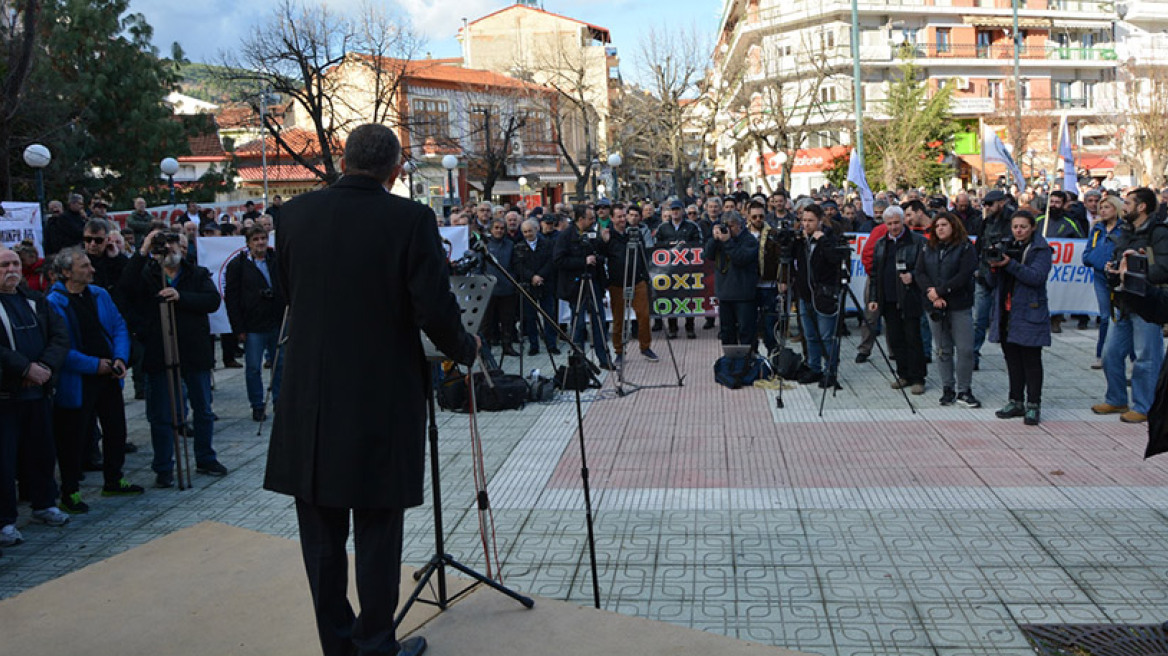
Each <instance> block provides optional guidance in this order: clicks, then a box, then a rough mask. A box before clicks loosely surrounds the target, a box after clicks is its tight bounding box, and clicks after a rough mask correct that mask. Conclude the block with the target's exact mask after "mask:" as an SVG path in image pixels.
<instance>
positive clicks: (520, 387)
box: [474, 371, 530, 412]
mask: <svg viewBox="0 0 1168 656" xmlns="http://www.w3.org/2000/svg"><path fill="white" fill-rule="evenodd" d="M492 383H493V385H492ZM474 386H475V401H476V402H477V404H478V408H479V410H482V411H484V412H498V411H499V410H518V409H520V408H522V407H523V404H524V403H526V402H527V395H528V394H529V392H530V391H529V390H528V388H527V381H526V380H525V379H524V378H523V376H519V375H517V374H505V373H503V372H502V371H492V372H491V383H488V382H487V380H486V378H485V377H484V376H483V374H482V373H477V374H475V375H474Z"/></svg>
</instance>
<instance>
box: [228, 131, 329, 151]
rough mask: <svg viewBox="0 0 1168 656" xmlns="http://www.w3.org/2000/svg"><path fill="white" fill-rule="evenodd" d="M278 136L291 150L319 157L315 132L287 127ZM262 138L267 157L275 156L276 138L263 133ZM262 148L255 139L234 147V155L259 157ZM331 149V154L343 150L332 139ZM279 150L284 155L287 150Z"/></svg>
mask: <svg viewBox="0 0 1168 656" xmlns="http://www.w3.org/2000/svg"><path fill="white" fill-rule="evenodd" d="M280 136H281V137H282V138H283V139H284V141H285V143H287V144H288V147H289V148H290V149H291V151H292V152H294V153H296V154H298V155H303V156H305V157H320V142H319V141H317V138H316V133H315V132H311V131H309V130H305V129H304V128H288V129H287V130H284V131H282V132H280ZM263 140H264V141H265V142H266V143H267V146H266V147H267V151H268V157H269V158H270V157H274V156H276V153H277V149H279V144H277V142H276V138H275V137H274V136H272V135H270V134H267V135H264V139H263ZM262 149H263V147H262V146H261V144H260V140H259V139H256V140H255V141H249V142H247V143H245V144H243V145H241V146H239V147H238V148H236V149H235V155H236V157H245V158H252V157H259V156H260V155H261V153H262ZM331 150H332V154H333V155H339V154H340V153H341V151H342V150H343V146H342V145H341V142H340V141H335V140H334V143H333V145H332V148H331ZM280 152H283V153H285V155H286V154H287V151H283V150H282V149H280Z"/></svg>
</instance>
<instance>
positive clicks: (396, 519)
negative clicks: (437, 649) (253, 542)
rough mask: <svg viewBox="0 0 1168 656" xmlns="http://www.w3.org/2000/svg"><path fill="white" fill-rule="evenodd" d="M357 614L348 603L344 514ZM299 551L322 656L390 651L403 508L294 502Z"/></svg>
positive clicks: (393, 649) (392, 647)
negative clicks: (351, 550)
mask: <svg viewBox="0 0 1168 656" xmlns="http://www.w3.org/2000/svg"><path fill="white" fill-rule="evenodd" d="M350 512H352V516H353V543H354V547H355V552H356V553H355V554H354V556H355V558H356V564H357V567H356V570H357V600H358V601H359V602H360V604H361V615H360V616H356V615H354V614H353V607H352V605H350V604H349V598H348V589H349V554H348V552H346V551H345V542H346V541H347V540H348V539H349V513H350ZM296 517H297V519H298V520H299V522H300V551H301V553H302V554H303V556H304V569H305V572H306V573H307V574H308V587H309V589H310V590H311V591H312V605H313V608H315V610H316V630H317V633H318V634H319V636H320V645H321V647H322V648H323V650H324V656H351V655H352V654H394V653H396V652H397V639H396V637H395V635H394V630H393V619H394V613H395V612H396V611H397V600H398V586H399V585H401V550H402V522H403V519H404V518H405V510H404V509H402V508H353V509H352V510H351V511H350V509H348V508H324V507H321V506H316V505H313V504H310V503H307V502H305V501H303V500H301V499H297V500H296Z"/></svg>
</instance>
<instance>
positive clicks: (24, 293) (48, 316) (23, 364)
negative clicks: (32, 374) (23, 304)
mask: <svg viewBox="0 0 1168 656" xmlns="http://www.w3.org/2000/svg"><path fill="white" fill-rule="evenodd" d="M16 295H17V296H19V297H20V298H23V299H24V300H25V301H27V302H30V303H31V304H32V305H33V306H34V307H33V310H34V311H35V312H36V318H37V324H38V325H39V326H40V329H41V337H42V338H44V340H45V348H44V350H43V351H41V353H40V355H38V356H36V357H33V358H30V357H27V356H25V355H24V354H23V353H21V352H20V351H17V350H16V349H15V348H14V346H13V344H12V340H11V339H10V338H9V337H8V328H7V324H8V322H9V321H10V319H8V320H6V321H0V399H5V398H9V397H10V396H11V395H12V394H16V393H19V392H20V391H21V389H22V387H23V386H24V375H25V374H26V373H27V372H28V368H29V366H31V365H32V363H33V362H39V363H41V364H43V365H44V366H46V367H48V368H49V370H50V371H52V372H53V377H52V379H50V380H49V383H48V385H46V386H45V393H46V395H47V394H49V393H51V391H52V389H53V386H54V385H55V384H56V383H57V378H58V376H60V373H61V367H62V366H63V365H64V364H65V356H67V355H69V329H68V326H66V325H65V320H64V319H63V318H61V315H59V314H57V313H56V312H54V311H53V309H52V308H51V307H49V301H48V300H47V299H46V298H45V297H44V296H41V295H40V294H39V293H37V292H30V291H28V290H26V289H23V288H20V287H17V288H16ZM3 311H4V309H3V308H2V307H0V312H3Z"/></svg>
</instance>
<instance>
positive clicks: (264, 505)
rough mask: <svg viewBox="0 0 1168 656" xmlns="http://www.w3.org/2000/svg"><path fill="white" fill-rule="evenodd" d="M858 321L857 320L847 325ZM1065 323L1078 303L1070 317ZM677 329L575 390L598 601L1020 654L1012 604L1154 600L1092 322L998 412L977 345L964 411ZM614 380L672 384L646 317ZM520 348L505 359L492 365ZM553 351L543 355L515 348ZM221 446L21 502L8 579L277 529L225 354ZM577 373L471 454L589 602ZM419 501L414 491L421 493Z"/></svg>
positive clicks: (1137, 509) (876, 642) (415, 556)
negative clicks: (45, 521)
mask: <svg viewBox="0 0 1168 656" xmlns="http://www.w3.org/2000/svg"><path fill="white" fill-rule="evenodd" d="M852 325H853V326H854V323H853V324H852ZM1065 325H1073V324H1065ZM698 332H699V339H697V340H694V341H691V340H685V339H682V340H678V341H675V342H672V345H673V347H674V349H675V352H676V356H677V359H678V361H679V363H680V364H681V367H682V373H683V374H685V376H686V378H685V385H684V386H683V387H680V388H679V387H676V386H673V387H662V388H653V389H643V390H640V391H637V392H635V393H631V394H628V395H625V396H618V395H617V394H616V392H615V390H614V389H613V384H612V383H613V381H611V380H610V381H608V382H607V384H606V386H605V388H604V389H602V390H599V391H597V392H589V393H587V394H586V395H585V400H584V405H583V411H584V413H585V421H584V440H583V443H584V445H585V450H584V453H585V456H586V458H587V463H588V466H589V472H590V482H591V496H592V506H593V515H594V519H595V522H594V529H595V536H596V548H597V555H598V558H597V560H598V565H597V572H598V577H597V578H598V581H599V584H600V591H601V599H602V605H603V606H604V607H605V608H607V609H609V610H614V611H618V612H622V613H627V614H630V615H640V616H643V617H649V618H653V619H658V620H662V621H666V622H673V623H677V624H681V625H685V626H690V627H694V628H698V629H703V630H707V631H713V632H716V633H721V634H725V635H730V636H734V637H738V638H741V639H743V640H750V641H755V642H760V643H764V644H773V645H781V646H785V647H790V648H793V649H799V650H803V651H808V652H814V653H820V654H824V655H825V656H834V655H837V654H838V655H841V656H842V655H857V656H858V655H861V654H905V655H916V654H931V655H946V654H954V655H956V654H963V655H964V654H986V655H993V656H1021V655H1023V654H1032V653H1033V651H1032V650H1031V649H1030V648H1029V647H1028V646H1027V643H1026V641H1025V639H1024V638H1023V637H1022V634H1021V632H1020V631H1019V630H1018V627H1017V625H1018V624H1020V623H1044V622H1082V623H1089V622H1137V623H1159V622H1162V621H1164V620H1165V619H1166V618H1168V551H1166V550H1165V549H1164V548H1163V545H1164V544H1165V543H1166V542H1168V512H1166V510H1168V458H1166V457H1162V458H1160V459H1152V460H1150V461H1144V460H1143V459H1142V453H1143V448H1144V444H1145V440H1146V435H1145V432H1144V429H1143V428H1142V427H1133V426H1126V425H1123V424H1121V423H1119V422H1118V420H1116V419H1114V418H1104V417H1096V416H1094V415H1092V414H1091V413H1090V411H1089V410H1088V409H1087V408H1088V407H1089V406H1090V404H1091V403H1094V402H1097V401H1098V400H1099V399H1100V398H1101V397H1102V389H1103V377H1102V375H1101V374H1100V372H1097V371H1092V370H1090V369H1089V368H1088V365H1089V363H1090V362H1091V359H1092V356H1093V348H1094V337H1095V333H1094V330H1090V331H1077V330H1074V329H1073V328H1072V329H1068V330H1066V331H1065V332H1064V333H1063V334H1061V335H1055V347H1054V348H1053V349H1049V350H1048V351H1047V352H1046V356H1045V363H1046V367H1047V376H1046V385H1045V390H1044V396H1045V402H1044V407H1043V418H1044V422H1043V424H1042V425H1041V426H1039V427H1037V428H1031V427H1026V426H1024V425H1022V423H1021V421H1020V420H1012V421H1002V420H998V419H996V418H995V417H994V416H993V410H994V409H996V408H997V407H999V406H1000V405H1001V404H1002V403H1003V402H1004V400H1005V372H1004V363H1003V362H1002V361H1001V358H1000V356H999V355H998V351H997V347H996V346H994V345H987V346H986V347H985V353H986V357H985V358H984V359H983V361H982V371H980V372H977V373H975V374H974V392H975V393H976V394H977V395H978V396H979V398H981V399H982V401H983V402H984V403H985V407H984V408H982V409H979V410H969V409H964V408H957V407H952V408H940V407H939V406H938V405H937V403H936V399H937V397H938V396H939V395H940V390H939V388H938V387H937V386H936V382H935V380H933V379H930V387H929V390H928V392H927V393H926V394H925V395H924V396H921V397H912V400H913V402H914V404H915V405H916V406H917V412H916V413H913V412H911V411H910V410H909V408H908V406H907V405H906V403H905V401H904V398H903V397H902V396H900V394H899V393H898V392H895V391H893V390H890V389H889V388H888V384H887V383H888V380H889V379H890V375H889V373H888V370H887V367H886V366H885V365H884V362H883V361H882V360H880V359H879V358H874V359H873V360H872V361H870V362H869V363H866V364H863V365H857V364H853V363H852V357H853V356H854V353H855V343H856V340H857V338H856V337H849V338H845V339H844V340H843V342H844V344H843V361H844V365H843V367H842V370H841V378H842V382H843V385H844V389H843V390H841V391H840V392H839V393H838V395H836V396H834V397H833V396H831V395H829V396H828V397H827V399H826V402H825V404H824V412H823V416H822V418H821V417H820V416H819V403H820V400H821V395H820V390H818V389H806V388H800V389H795V390H786V391H785V392H784V401H785V407H784V408H782V409H779V408H777V407H776V404H775V401H774V399H775V396H776V394H777V392H776V391H773V390H764V389H744V390H737V391H731V390H727V389H724V388H721V387H719V386H717V385H716V384H714V382H713V376H712V371H711V366H712V363H713V360H714V358H715V357H716V355H717V354H718V347H717V343H716V339H715V331H702V330H700V329H699V331H698ZM654 338H655V340H657V343H655V344H654V349H655V350H657V352H658V353H659V354H660V355H661V356H662V361H661V362H659V363H649V362H647V361H645V360H643V359H641V358H640V357H639V356H638V355H637V354H635V353H634V354H632V355H630V356H629V363H628V367H627V370H626V375H627V378H628V379H629V380H631V381H633V382H637V383H642V384H646V385H664V384H669V383H671V382H672V383H676V377H675V376H674V374H673V369H672V366H671V364H670V359H669V356H668V352H667V349H666V344H665V342H664V341H663V340H662V339H660V338H661V333H655V334H654ZM506 366H507V367H508V368H509V369H512V370H518V368H519V364H518V362H515V361H514V360H511V361H510V362H508V363H506ZM533 367H539V368H541V369H542V370H543V371H545V372H547V371H549V369H550V368H551V364H550V363H549V362H548V359H547V357H546V356H542V357H540V358H535V359H531V358H528V359H526V361H525V363H524V369H526V370H530V369H531V368H533ZM216 383H217V385H216V404H215V408H216V411H217V412H218V414H219V416H220V420H219V421H218V422H217V425H216V430H217V433H216V447H217V448H218V449H219V451H220V457H221V460H222V461H223V462H224V464H225V465H227V466H228V467H229V468H231V469H232V473H231V474H230V475H229V476H227V477H226V478H222V479H212V478H208V477H205V476H196V480H195V489H194V490H190V491H187V492H178V491H175V490H153V489H149V490H148V491H147V493H146V495H144V496H143V497H140V498H136V499H103V498H101V497H100V496H98V494H97V492H98V489H99V488H98V485H99V482H98V480H97V479H98V478H99V475H96V474H91V475H90V476H89V480H87V481H86V482H85V484H84V486H83V493H84V494H85V495H86V500H87V501H88V502H89V504H90V505H91V507H92V510H91V512H90V513H89V514H88V515H85V516H79V517H75V518H74V520H73V521H72V522H71V523H70V525H69V526H66V527H64V528H61V529H53V528H48V527H44V526H39V525H33V524H28V525H26V523H27V512H28V511H27V508H22V519H21V521H20V522H19V525H20V527H21V530H22V531H23V532H24V535H25V540H26V541H25V543H24V544H22V545H19V546H16V547H12V548H9V549H5V550H4V558H2V559H0V598H2V597H8V596H12V595H15V594H19V593H20V592H21V591H22V590H25V589H27V588H30V587H32V586H35V585H37V584H39V583H41V582H44V581H46V580H49V579H52V578H55V577H58V576H61V575H63V574H65V573H67V572H69V571H73V570H75V569H78V568H80V567H84V566H86V565H89V564H92V563H94V562H96V561H98V560H101V559H104V558H106V557H109V556H110V555H112V554H115V553H119V552H121V551H124V550H126V549H129V548H131V547H134V546H136V545H139V544H142V543H145V542H147V541H149V540H152V539H154V538H156V537H158V536H161V535H165V534H168V533H170V532H173V531H174V530H176V529H178V528H181V527H184V526H189V525H191V524H194V523H197V522H199V521H203V520H214V521H219V522H225V523H228V524H233V525H236V526H241V527H245V528H250V529H254V530H259V531H263V532H266V533H270V534H274V535H281V536H286V537H295V535H296V522H295V517H294V512H293V510H292V505H291V503H290V501H289V500H288V499H287V498H285V497H281V496H278V495H274V494H270V493H267V492H264V491H263V490H261V489H259V488H260V481H261V479H262V472H263V464H264V454H265V450H266V435H265V436H264V437H258V436H256V425H255V424H254V423H253V422H251V420H250V413H249V412H248V407H247V403H246V400H245V395H244V391H243V376H242V373H241V372H240V371H238V370H229V371H224V370H217V371H216ZM127 412H128V414H129V416H130V418H131V439H132V440H133V441H135V442H137V443H138V444H139V445H144V446H147V448H145V449H143V452H141V453H139V454H136V455H132V456H129V462H128V468H129V472H130V478H131V479H133V480H135V481H136V482H139V483H143V484H146V483H149V482H151V480H152V477H151V475H150V473H149V457H150V456H149V453H148V451H149V449H148V442H149V439H148V433H147V428H146V426H145V422H144V420H143V417H142V415H143V412H144V407H143V403H142V402H141V401H130V402H129V404H128V406H127ZM575 419H576V409H575V404H574V402H573V399H572V397H571V396H570V395H561V397H560V398H559V399H557V400H556V401H554V402H551V403H548V404H535V405H529V406H528V407H526V408H525V409H523V410H521V411H512V412H502V413H493V414H483V415H480V416H479V426H480V429H481V431H482V434H483V442H484V460H485V464H486V468H487V471H488V472H489V475H490V484H489V489H490V495H491V501H492V507H493V515H494V522H495V535H496V539H497V548H498V553H499V554H500V556H501V560H502V562H503V564H504V569H503V574H504V580H505V582H506V583H507V584H508V585H511V586H514V587H516V588H518V589H521V590H523V591H525V592H528V593H531V594H535V595H540V596H544V597H550V598H556V599H566V600H569V601H573V602H577V603H580V604H585V605H587V604H591V602H592V577H591V567H590V565H589V561H588V556H587V553H588V550H587V531H586V520H585V511H584V497H583V493H582V491H581V461H582V459H581V446H580V445H581V442H580V440H579V439H578V437H577V434H576V432H575ZM439 426H440V447H439V450H440V461H441V465H442V477H443V493H444V500H443V501H444V503H443V507H444V513H445V525H446V534H447V550H448V551H449V552H451V553H452V554H454V555H455V557H456V558H458V559H460V560H462V561H463V562H465V563H467V564H469V565H471V566H474V567H478V568H480V569H482V568H483V566H484V558H483V547H482V540H481V538H480V535H479V516H478V513H477V512H475V511H474V508H473V503H472V502H473V499H474V490H473V483H472V480H473V474H472V469H471V447H470V441H469V438H468V430H467V418H466V416H465V415H459V414H455V413H449V412H441V413H440V415H439ZM427 498H428V497H427ZM406 522H407V525H406V561H407V562H408V563H409V564H414V565H420V564H422V563H423V562H424V561H425V560H426V559H427V558H428V557H429V555H430V553H431V551H432V550H433V545H432V540H433V533H432V516H431V512H430V508H429V507H428V506H427V507H425V508H420V509H417V510H414V511H411V512H410V513H408V515H407V520H406Z"/></svg>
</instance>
